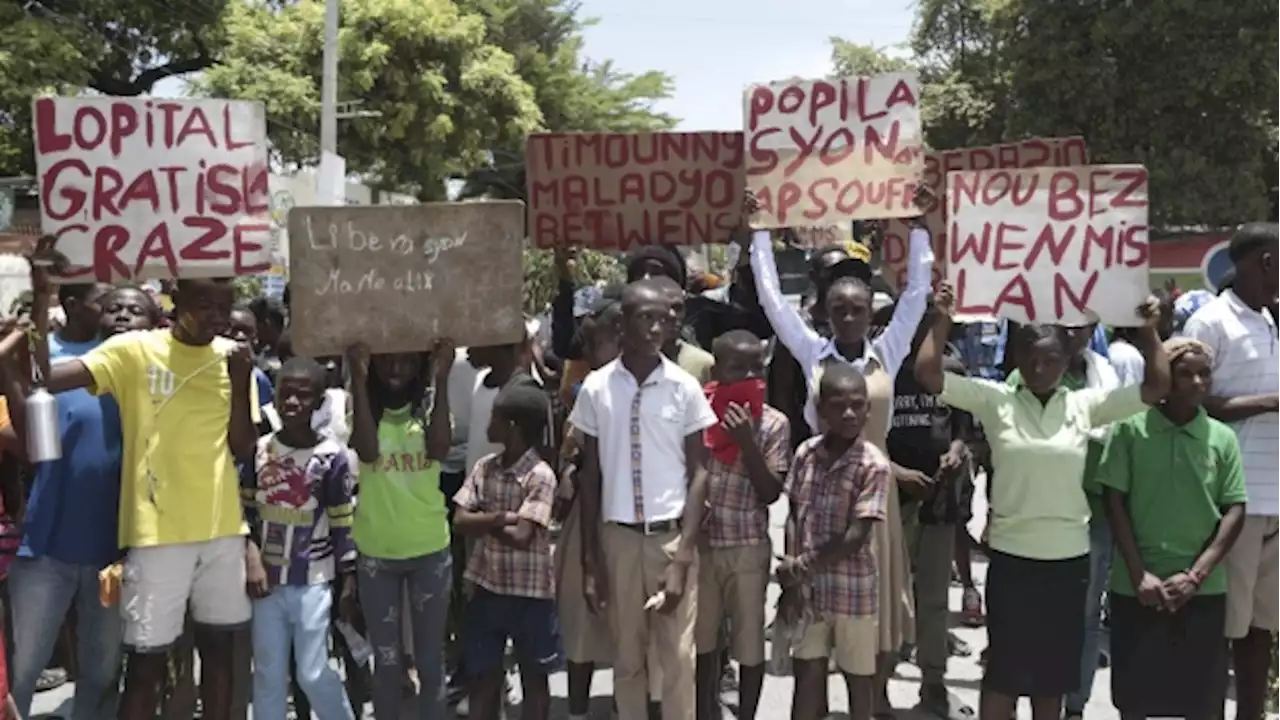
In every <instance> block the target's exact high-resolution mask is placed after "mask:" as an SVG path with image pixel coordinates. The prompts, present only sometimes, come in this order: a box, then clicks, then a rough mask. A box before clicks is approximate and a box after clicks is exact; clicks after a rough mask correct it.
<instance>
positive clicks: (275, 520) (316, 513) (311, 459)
mask: <svg viewBox="0 0 1280 720" xmlns="http://www.w3.org/2000/svg"><path fill="white" fill-rule="evenodd" d="M276 437H277V436H276V434H275V433H272V434H270V435H267V436H265V437H262V438H259V440H258V451H257V455H256V457H255V459H254V468H255V470H256V473H255V474H256V477H257V485H256V486H255V487H252V488H246V489H245V490H244V491H243V492H242V499H243V500H244V501H245V511H246V512H245V514H246V516H247V517H248V519H249V521H250V524H251V525H258V526H259V527H260V530H259V531H258V533H257V534H258V541H259V546H260V548H261V550H262V563H263V565H265V566H266V569H267V582H268V583H269V584H270V585H271V586H272V587H274V586H276V585H317V584H321V583H327V582H329V581H331V580H333V578H334V576H335V575H336V573H337V571H338V568H339V566H340V565H341V566H343V567H346V566H348V565H350V564H352V563H354V562H355V556H356V550H355V543H354V542H353V541H352V539H351V522H352V519H353V517H354V515H355V495H354V491H355V479H354V475H353V473H352V469H351V459H350V455H349V454H348V453H347V449H346V447H345V446H343V445H340V444H338V443H337V442H336V441H334V440H333V439H331V438H328V437H326V438H324V439H322V440H321V441H320V443H319V444H318V445H316V446H315V447H311V448H292V447H289V446H287V445H285V444H284V443H282V442H280V441H279V440H277V439H276Z"/></svg>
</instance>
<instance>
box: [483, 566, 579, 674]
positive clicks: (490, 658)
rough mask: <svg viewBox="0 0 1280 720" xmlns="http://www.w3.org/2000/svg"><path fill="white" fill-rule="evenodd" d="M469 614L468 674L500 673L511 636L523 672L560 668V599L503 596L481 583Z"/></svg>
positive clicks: (546, 671)
mask: <svg viewBox="0 0 1280 720" xmlns="http://www.w3.org/2000/svg"><path fill="white" fill-rule="evenodd" d="M464 612H465V615H464V618H463V627H462V642H463V664H464V665H465V666H466V669H467V673H468V674H469V675H472V676H481V675H489V674H492V673H494V672H501V671H502V669H503V667H502V659H503V656H504V655H505V654H506V650H507V640H508V639H510V640H511V644H512V645H513V646H514V647H515V652H516V660H517V661H518V662H519V663H520V668H521V670H531V671H535V672H541V673H548V674H549V673H553V672H556V671H558V670H560V666H561V663H562V661H563V658H564V651H563V650H562V649H561V644H560V628H559V624H558V622H557V620H556V601H555V600H553V599H550V598H546V599H543V598H530V597H519V596H516V595H499V594H497V593H494V592H490V591H488V590H486V589H484V588H482V587H478V586H477V587H476V589H475V595H473V596H472V597H471V599H470V600H468V601H467V606H466V610H465V611H464Z"/></svg>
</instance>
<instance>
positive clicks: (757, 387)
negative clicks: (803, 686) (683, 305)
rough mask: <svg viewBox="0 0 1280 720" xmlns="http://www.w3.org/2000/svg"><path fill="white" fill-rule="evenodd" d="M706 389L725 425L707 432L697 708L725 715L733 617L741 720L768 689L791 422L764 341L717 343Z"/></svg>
mask: <svg viewBox="0 0 1280 720" xmlns="http://www.w3.org/2000/svg"><path fill="white" fill-rule="evenodd" d="M712 350H713V351H714V354H715V365H714V366H713V368H712V371H711V373H712V378H714V380H715V382H714V383H713V384H712V385H708V386H707V394H708V396H709V397H710V399H711V407H712V409H713V410H715V411H716V414H717V415H719V417H720V423H721V425H722V426H723V429H721V430H718V431H717V430H716V429H714V428H713V429H711V430H708V431H707V436H706V441H707V445H708V446H709V447H710V448H711V460H710V461H709V464H708V467H707V488H708V489H707V496H708V499H709V502H710V505H709V509H708V511H707V512H708V517H707V519H706V521H705V523H704V533H705V534H706V547H704V548H703V549H702V558H701V566H700V569H699V577H698V598H699V602H698V621H697V644H698V702H699V705H700V712H699V716H700V717H708V718H710V717H715V716H716V714H717V713H718V712H719V705H718V703H717V699H718V698H717V695H718V693H717V692H716V689H717V684H718V680H719V678H720V675H721V668H720V657H719V655H718V653H717V649H718V648H717V645H718V644H719V642H720V630H721V627H722V625H723V623H724V621H725V620H726V619H727V620H729V625H730V628H731V635H732V638H731V641H732V647H733V653H734V656H735V657H737V659H738V663H739V665H740V666H741V682H740V685H739V703H738V717H740V718H748V719H749V718H754V717H755V713H756V708H757V707H758V705H759V702H760V691H761V689H762V688H763V687H764V626H765V612H764V606H765V596H766V594H767V590H768V587H769V563H770V561H771V559H772V555H773V553H772V548H771V545H770V543H769V510H768V508H769V505H770V504H772V503H773V502H774V501H775V500H777V499H778V496H779V495H780V494H781V493H782V481H783V478H785V477H786V474H787V470H788V469H789V468H790V466H791V426H790V424H789V423H788V422H787V417H786V416H785V415H783V414H782V413H781V412H779V411H778V410H775V409H774V408H772V407H770V406H768V405H766V404H764V396H765V384H764V380H763V378H764V372H765V369H764V368H765V362H764V343H763V341H761V340H760V338H759V337H756V336H755V335H754V334H752V333H751V332H749V331H747V330H730V331H729V332H727V333H725V334H723V335H721V336H720V337H718V338H716V340H715V343H714V344H713V345H712Z"/></svg>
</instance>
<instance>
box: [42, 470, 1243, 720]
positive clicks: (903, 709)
mask: <svg viewBox="0 0 1280 720" xmlns="http://www.w3.org/2000/svg"><path fill="white" fill-rule="evenodd" d="M985 506H986V498H985V497H982V495H981V492H980V491H979V494H978V497H976V498H975V500H974V510H975V512H974V514H975V516H976V517H978V518H981V517H985V515H986V512H985ZM785 518H786V508H785V501H782V502H779V503H777V504H776V505H775V506H774V507H773V509H772V512H771V518H770V520H771V523H770V524H771V533H772V535H773V540H774V544H775V546H776V547H781V546H782V527H783V521H784V520H785ZM971 530H972V531H973V532H974V534H975V536H977V535H980V534H981V528H980V527H971ZM985 574H986V566H985V563H982V562H979V563H977V564H976V565H975V567H974V575H975V577H976V578H978V579H979V580H978V582H979V583H981V578H982V577H983V576H984V575H985ZM776 597H777V588H776V587H775V588H772V589H771V600H770V614H772V605H773V601H774V600H776ZM951 607H952V609H953V610H958V609H959V607H960V589H959V588H958V587H953V588H952V593H951ZM955 633H956V635H957V636H959V637H960V638H961V639H963V640H964V641H965V642H967V643H968V644H969V645H970V646H971V647H972V648H973V654H972V656H970V657H967V658H952V660H951V664H950V667H949V669H948V680H949V685H950V687H951V690H952V694H953V695H954V697H956V698H958V699H959V700H961V701H963V702H965V703H967V704H969V706H970V707H973V708H974V709H975V711H976V708H977V702H978V683H979V680H980V679H981V677H982V668H981V667H980V666H979V665H978V662H977V659H978V653H979V651H981V649H982V648H984V647H986V643H987V640H986V632H985V631H983V630H981V629H977V630H974V629H969V628H965V627H957V628H955ZM1110 683H1111V675H1110V673H1109V672H1108V671H1107V670H1105V669H1102V670H1099V671H1098V674H1097V676H1096V678H1095V680H1094V691H1093V698H1092V700H1091V701H1090V703H1089V706H1088V707H1087V708H1086V710H1085V717H1086V719H1087V720H1118V718H1119V713H1117V712H1116V710H1115V708H1114V707H1112V706H1111V693H1110V687H1111V685H1110ZM517 686H518V685H517ZM792 688H793V683H792V681H791V679H790V678H787V677H769V678H766V680H765V687H764V696H763V698H762V700H761V707H760V714H759V717H760V720H786V718H789V717H790V711H791V693H792ZM567 691H568V688H567V685H566V679H565V675H564V673H559V674H557V675H554V676H553V677H552V679H551V693H552V696H553V698H554V700H553V702H554V705H553V709H552V717H553V718H555V719H556V720H565V718H567V717H568V711H567V706H566V704H565V698H566V696H567ZM612 692H613V687H612V676H611V675H610V673H609V671H607V670H602V671H599V672H597V673H596V677H595V682H594V684H593V685H592V696H593V698H594V700H593V706H592V716H593V717H595V718H600V719H602V720H603V719H604V718H608V717H609V697H610V695H611V694H612ZM828 692H829V698H830V707H831V709H832V711H833V712H836V713H842V712H844V711H846V710H847V709H848V699H847V697H846V693H845V687H844V681H843V680H842V679H841V678H840V677H839V676H838V675H832V676H831V680H830V682H829V683H828ZM919 692H920V672H919V670H918V669H917V668H916V667H915V666H914V665H910V664H908V663H903V664H901V665H899V666H898V669H897V673H896V675H895V676H894V678H893V679H892V680H891V681H890V684H889V697H890V701H891V702H892V703H893V706H894V707H895V708H897V709H898V710H899V712H898V717H899V718H900V719H901V720H908V719H914V718H920V719H921V720H926V719H933V720H936V718H935V716H933V715H931V714H929V713H925V712H921V711H916V710H911V709H910V708H913V707H914V706H915V705H916V703H917V702H918V700H919ZM71 694H72V689H71V686H70V685H67V686H64V687H62V688H59V689H57V690H54V691H50V692H47V693H42V694H41V695H39V696H37V697H36V702H35V707H34V708H33V709H34V714H35V715H36V716H37V717H38V716H39V715H41V714H46V713H56V714H58V715H61V716H63V717H68V716H69V712H70V710H71ZM1234 713H1235V705H1234V703H1229V704H1228V713H1227V717H1228V718H1231V717H1234ZM1018 714H1019V717H1024V718H1029V717H1031V708H1030V707H1029V706H1028V705H1027V704H1026V701H1025V700H1024V701H1023V703H1022V705H1021V706H1020V708H1019V713H1018ZM366 717H373V716H372V713H370V712H368V711H366ZM408 717H409V716H408V715H406V718H408ZM509 717H514V716H512V715H510V714H509ZM270 720H276V719H275V718H272V719H270Z"/></svg>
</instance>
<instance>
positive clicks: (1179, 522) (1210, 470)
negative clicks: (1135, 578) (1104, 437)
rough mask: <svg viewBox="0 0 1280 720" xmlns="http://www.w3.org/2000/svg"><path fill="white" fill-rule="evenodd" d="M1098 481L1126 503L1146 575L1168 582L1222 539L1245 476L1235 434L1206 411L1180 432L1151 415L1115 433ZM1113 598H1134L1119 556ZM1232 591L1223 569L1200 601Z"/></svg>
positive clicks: (1205, 587)
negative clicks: (1225, 513) (1220, 531)
mask: <svg viewBox="0 0 1280 720" xmlns="http://www.w3.org/2000/svg"><path fill="white" fill-rule="evenodd" d="M1098 473H1099V481H1100V482H1101V483H1102V484H1103V485H1104V486H1106V487H1109V488H1113V489H1115V490H1116V491H1118V492H1122V493H1124V494H1126V495H1127V496H1128V505H1129V521H1130V522H1131V523H1133V534H1134V537H1135V538H1137V541H1138V552H1139V553H1141V555H1142V562H1143V564H1144V565H1146V568H1147V572H1150V573H1151V574H1153V575H1155V576H1156V577H1159V578H1162V579H1163V578H1167V577H1169V576H1170V575H1173V574H1175V573H1179V572H1182V571H1184V570H1186V569H1187V568H1189V567H1191V565H1192V563H1194V562H1195V560H1196V558H1197V557H1199V556H1200V552H1201V551H1202V550H1203V549H1204V547H1205V545H1206V544H1207V543H1208V542H1209V540H1210V539H1211V538H1212V537H1213V535H1214V533H1215V532H1217V528H1218V521H1219V520H1221V519H1222V510H1223V508H1225V507H1227V506H1229V505H1236V504H1244V502H1245V500H1246V497H1245V490H1244V469H1243V466H1242V465H1241V461H1240V444H1239V442H1238V441H1237V440H1236V434H1235V433H1234V432H1232V430H1231V428H1229V427H1227V426H1226V425H1224V424H1223V423H1220V422H1218V421H1217V420H1214V419H1213V418H1210V417H1209V415H1208V414H1207V413H1205V411H1204V410H1201V411H1200V414H1199V415H1197V416H1196V417H1195V419H1194V420H1192V421H1191V422H1189V423H1187V424H1186V425H1174V424H1173V423H1172V422H1170V421H1169V419H1168V418H1167V417H1165V415H1164V413H1162V412H1160V411H1159V410H1156V409H1151V410H1148V411H1146V412H1145V413H1140V414H1138V415H1135V416H1133V417H1131V418H1129V419H1128V420H1125V421H1124V422H1122V423H1120V424H1118V425H1116V426H1115V427H1114V428H1112V431H1111V438H1110V439H1109V440H1108V441H1107V447H1106V451H1105V452H1104V453H1103V457H1102V464H1101V466H1100V467H1099V470H1098ZM1115 558H1116V560H1115V562H1114V563H1113V564H1112V566H1111V592H1114V593H1119V594H1121V595H1133V594H1134V593H1133V584H1132V583H1131V582H1130V581H1129V570H1128V568H1127V567H1126V566H1125V563H1124V558H1123V557H1122V556H1121V555H1120V554H1119V553H1116V556H1115ZM1226 591H1227V577H1226V572H1225V570H1223V568H1222V567H1221V566H1219V567H1217V568H1214V571H1213V572H1212V573H1210V574H1209V577H1207V578H1205V580H1204V582H1203V583H1201V585H1200V594H1201V595H1221V594H1222V593H1225V592H1226Z"/></svg>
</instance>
